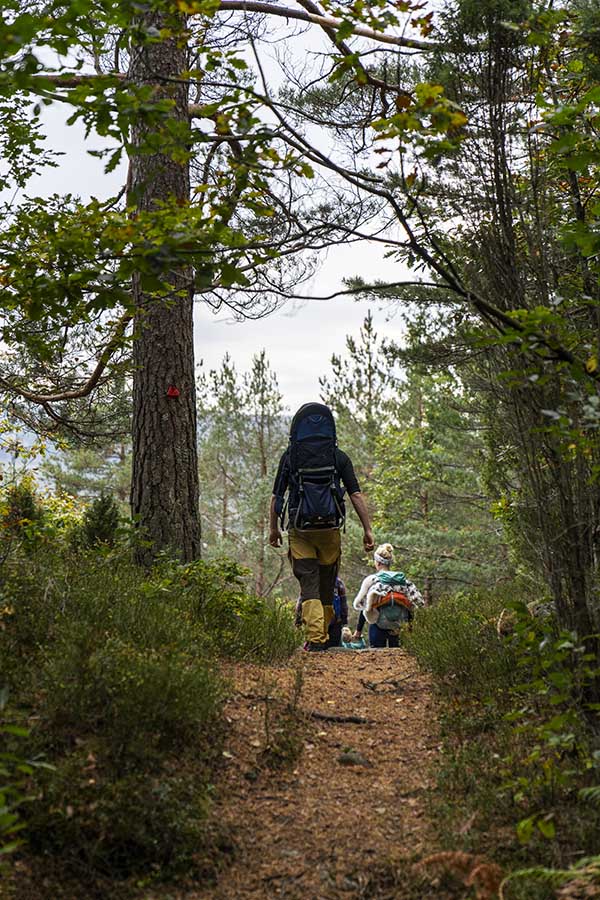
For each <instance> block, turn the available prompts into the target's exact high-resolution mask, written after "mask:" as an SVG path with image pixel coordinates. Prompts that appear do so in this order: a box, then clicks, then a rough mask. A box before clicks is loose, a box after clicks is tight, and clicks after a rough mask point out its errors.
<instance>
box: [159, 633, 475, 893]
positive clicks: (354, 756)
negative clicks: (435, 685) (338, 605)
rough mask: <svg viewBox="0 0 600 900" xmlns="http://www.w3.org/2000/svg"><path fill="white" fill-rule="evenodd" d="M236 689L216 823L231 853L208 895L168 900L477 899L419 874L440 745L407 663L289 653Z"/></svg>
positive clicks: (390, 657)
mask: <svg viewBox="0 0 600 900" xmlns="http://www.w3.org/2000/svg"><path fill="white" fill-rule="evenodd" d="M231 677H232V678H233V680H234V692H233V695H232V697H231V699H230V700H229V703H228V708H227V710H226V715H227V719H228V724H229V735H228V740H227V746H226V749H225V751H224V754H223V755H224V760H225V763H226V766H225V771H224V785H221V789H220V790H219V799H218V801H217V804H216V807H215V810H214V815H215V821H216V822H218V823H219V827H220V828H223V829H224V830H225V832H226V833H228V834H229V835H230V836H231V840H232V844H233V852H232V854H231V856H230V858H229V860H228V862H227V863H226V864H224V865H222V867H221V869H220V873H219V876H218V878H217V880H216V883H214V884H213V885H212V886H211V887H210V888H208V887H203V888H201V889H198V888H196V889H194V890H188V891H186V892H185V893H181V894H179V893H178V894H177V895H176V896H177V900H180V898H185V900H234V898H248V900H251V898H254V900H258V898H261V900H265V898H288V900H296V898H297V900H300V898H303V900H337V898H345V900H352V898H373V900H375V898H377V900H385V898H395V900H400V898H402V900H404V898H406V900H409V898H410V900H421V898H433V897H435V898H446V897H457V896H467V895H468V896H472V894H471V893H470V892H467V893H464V889H463V890H461V891H460V892H459V893H458V894H457V893H456V886H455V888H454V889H452V890H451V892H450V893H446V890H445V888H444V886H443V885H442V883H441V882H440V879H439V877H436V873H435V868H434V869H433V870H431V871H427V864H426V865H425V867H423V868H421V869H420V868H419V861H420V860H423V859H424V858H427V857H428V856H430V855H431V854H432V853H435V850H436V845H435V833H434V829H433V827H432V825H431V823H430V822H429V821H428V819H427V812H426V808H427V794H428V791H429V789H430V787H431V784H432V781H433V777H434V772H435V765H436V758H437V754H438V750H439V734H438V725H437V716H436V708H435V703H434V700H433V697H432V694H431V690H430V683H429V680H428V678H427V677H426V676H425V675H423V674H422V673H420V672H419V671H418V669H417V666H416V664H415V662H414V660H413V659H412V658H411V657H410V656H408V654H406V653H405V652H404V651H402V650H377V651H354V652H353V651H333V652H328V653H323V654H307V653H298V655H297V656H296V657H295V658H294V659H293V661H292V663H291V664H289V665H287V666H281V667H264V666H260V667H259V666H249V665H239V666H236V667H235V668H234V670H233V672H232V673H231ZM337 717H350V718H352V717H355V718H356V721H339V720H338V719H337ZM172 896H173V895H172V894H170V895H169V897H170V898H171V897H172Z"/></svg>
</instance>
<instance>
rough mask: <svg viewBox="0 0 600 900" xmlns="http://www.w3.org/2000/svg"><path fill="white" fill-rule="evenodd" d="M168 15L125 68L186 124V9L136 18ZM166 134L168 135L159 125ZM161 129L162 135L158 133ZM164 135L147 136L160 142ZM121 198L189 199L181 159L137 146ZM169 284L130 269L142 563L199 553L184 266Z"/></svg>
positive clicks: (157, 19) (189, 292) (169, 276)
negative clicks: (154, 284)
mask: <svg viewBox="0 0 600 900" xmlns="http://www.w3.org/2000/svg"><path fill="white" fill-rule="evenodd" d="M165 25H167V29H166V31H167V32H168V33H170V36H169V37H167V38H166V39H165V40H162V41H156V42H147V41H146V42H142V43H140V44H137V45H134V46H133V47H132V53H131V67H130V73H129V76H130V78H131V80H132V82H133V83H135V84H137V85H140V84H150V85H152V86H153V88H154V93H153V97H154V98H155V99H156V100H161V99H164V98H165V97H168V98H171V99H174V100H175V106H174V108H173V111H172V112H171V113H170V115H171V116H173V118H174V119H175V120H177V122H184V123H185V124H186V125H188V127H189V114H188V86H187V84H186V83H185V80H184V76H183V73H184V72H185V71H186V70H187V68H188V48H187V44H186V40H185V18H184V17H183V16H178V15H173V14H171V16H170V17H169V21H168V23H167V22H166V18H165V14H164V13H163V12H160V11H156V10H153V11H150V12H148V13H147V14H144V16H143V17H142V18H141V20H140V31H142V32H146V33H148V31H149V30H151V31H150V33H151V34H159V33H160V32H161V30H162V29H163V27H164V26H165ZM150 128H155V129H156V128H158V130H159V131H160V129H161V128H164V125H162V126H161V125H160V124H159V125H158V126H152V125H147V124H144V123H143V121H142V122H141V123H140V124H136V126H135V128H134V130H133V133H132V143H133V146H134V148H137V149H138V151H139V148H141V147H143V145H144V142H145V141H146V140H147V138H148V135H149V133H150V132H149V129H150ZM164 136H165V144H166V141H167V140H168V138H169V135H168V131H167V130H166V129H165V131H164ZM159 137H160V135H159ZM161 145H162V141H161V142H160V143H159V144H157V145H155V146H161ZM128 187H129V199H130V203H132V204H135V207H136V208H137V210H138V211H140V212H141V211H148V210H152V209H153V208H156V207H157V206H158V205H159V204H160V203H161V202H169V201H172V199H173V198H175V199H176V200H177V202H178V203H179V204H180V205H184V204H187V203H189V196H190V176H189V164H188V162H186V161H181V160H180V159H178V160H175V159H173V157H172V155H171V154H169V152H168V149H167V151H166V152H165V153H156V152H155V153H148V152H147V151H146V152H136V149H134V151H133V153H132V156H131V160H130V171H129V186H128ZM161 277H162V278H163V279H165V280H166V282H167V283H168V285H169V286H170V288H171V289H172V290H171V291H170V292H169V296H168V297H166V298H165V297H159V298H157V297H156V296H153V295H151V294H149V293H147V292H146V291H145V290H144V288H143V284H142V277H141V275H140V274H136V275H135V276H134V278H133V285H132V290H133V299H134V303H135V308H136V314H135V320H134V334H135V340H134V347H133V357H134V378H133V425H132V437H133V472H132V489H131V508H132V514H133V516H134V518H135V521H136V523H137V524H138V526H139V528H140V531H141V536H142V538H143V541H144V544H145V546H142V547H140V549H139V550H138V561H139V562H141V563H143V564H149V563H151V562H152V560H153V559H154V557H155V556H156V554H157V553H158V552H159V551H168V552H170V553H172V554H174V555H175V556H176V557H177V558H179V559H181V560H182V561H185V562H187V561H190V560H193V559H195V558H197V557H198V556H199V555H200V519H199V510H198V505H199V487H198V459H197V456H198V452H197V440H196V390H195V373H194V343H193V288H192V271H191V269H190V268H189V267H183V266H180V267H176V268H173V269H172V270H171V271H168V272H166V273H165V272H164V271H163V272H161Z"/></svg>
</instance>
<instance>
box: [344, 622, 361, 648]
mask: <svg viewBox="0 0 600 900" xmlns="http://www.w3.org/2000/svg"><path fill="white" fill-rule="evenodd" d="M342 647H343V648H344V650H366V647H367V645H366V644H365V641H364V638H363V637H362V636H361V637H360V638H359V640H358V641H353V640H352V629H351V628H349V627H348V626H347V625H344V627H343V628H342Z"/></svg>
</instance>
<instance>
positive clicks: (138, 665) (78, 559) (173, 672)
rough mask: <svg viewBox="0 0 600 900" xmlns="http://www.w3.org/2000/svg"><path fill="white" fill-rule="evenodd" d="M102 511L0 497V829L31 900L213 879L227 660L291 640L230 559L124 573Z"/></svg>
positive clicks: (267, 656)
mask: <svg viewBox="0 0 600 900" xmlns="http://www.w3.org/2000/svg"><path fill="white" fill-rule="evenodd" d="M113 513H114V510H113V508H112V504H111V503H110V502H109V501H108V500H107V499H106V498H103V505H102V508H100V507H99V508H98V509H97V510H95V511H93V514H92V513H90V512H89V511H88V513H87V515H85V514H82V512H81V511H80V510H79V511H78V510H77V509H76V508H75V506H74V504H73V502H72V501H71V500H70V499H69V498H66V497H65V498H60V497H59V498H57V497H43V496H39V495H37V494H36V493H35V491H34V489H33V487H32V485H31V484H28V483H25V484H24V485H22V486H20V487H19V489H18V490H15V489H11V491H10V492H5V494H4V495H2V496H1V497H0V528H1V531H0V559H1V560H2V568H1V570H0V575H1V578H2V580H1V584H0V688H1V687H2V686H3V685H5V686H6V688H7V689H8V690H9V691H10V698H11V703H10V707H8V706H7V707H6V708H5V709H4V712H3V723H0V725H1V726H2V727H0V740H1V741H2V746H0V760H4V761H5V762H4V770H5V773H4V779H5V782H6V779H7V777H9V776H10V777H11V778H12V781H11V782H10V784H11V785H13V787H10V788H9V787H6V786H3V785H2V784H0V795H3V796H5V797H6V796H8V797H9V799H10V801H11V803H12V804H13V805H14V811H13V810H10V816H11V818H10V820H7V828H6V829H5V832H4V834H3V835H2V836H3V838H4V841H5V842H6V841H7V840H8V839H9V838H12V831H9V830H8V826H9V825H10V828H11V829H12V828H13V827H16V826H17V824H18V826H19V827H21V826H22V831H20V832H19V836H20V835H23V838H24V840H26V842H27V847H25V848H17V847H16V846H12V845H11V849H13V850H14V851H15V854H13V855H14V856H18V854H19V853H20V854H21V855H22V854H23V853H25V852H27V854H28V855H27V856H26V857H23V858H24V859H25V858H26V859H28V861H29V862H28V867H26V868H28V870H30V871H31V872H32V873H35V872H37V871H38V869H39V865H41V866H42V868H43V869H44V878H43V879H41V880H36V885H37V886H36V887H35V888H34V889H32V890H33V893H32V894H31V896H35V897H36V900H38V898H39V900H45V898H48V900H50V898H51V897H52V898H55V897H59V896H62V887H61V884H62V883H64V884H77V885H80V887H79V888H72V887H71V888H69V890H71V891H72V893H71V895H70V896H74V895H78V893H77V892H78V891H79V893H80V895H81V896H84V895H85V896H90V897H92V896H96V895H98V896H103V892H104V891H105V887H99V885H102V884H105V883H106V879H109V880H111V882H112V883H113V885H114V887H113V888H111V895H114V896H115V897H116V896H117V895H118V896H119V897H121V896H129V895H130V893H132V892H133V893H135V891H136V890H137V888H139V885H140V884H141V883H144V884H150V883H151V882H152V881H154V880H157V879H159V880H160V879H164V878H170V877H172V876H174V875H175V874H177V875H178V877H181V876H182V874H184V875H185V877H186V878H188V879H193V878H194V877H198V878H202V879H206V878H207V877H210V871H211V865H214V863H213V862H212V860H213V857H215V858H216V856H218V853H219V852H220V850H219V847H221V846H228V845H229V843H230V841H229V839H228V837H227V835H224V834H221V833H220V832H219V830H218V829H217V830H216V832H215V828H214V823H212V822H210V821H209V818H208V816H207V813H208V811H209V809H210V804H211V796H212V794H213V793H214V791H215V782H216V780H217V779H218V776H219V769H220V766H221V761H222V746H223V736H224V729H225V724H226V723H225V721H224V717H223V714H222V707H223V702H224V700H225V698H226V696H227V692H228V683H227V678H226V676H224V674H223V672H224V671H226V668H227V666H226V664H225V661H226V659H227V658H237V659H248V660H254V661H259V662H270V661H276V660H281V659H285V658H286V657H288V656H289V655H290V654H291V653H292V652H293V650H295V649H296V647H297V645H298V642H299V636H298V633H297V630H296V629H295V628H294V624H293V615H292V612H291V611H290V610H289V609H288V607H287V606H286V605H284V604H279V603H278V602H277V601H272V602H269V603H266V602H263V601H261V600H260V599H258V598H256V597H252V596H249V595H248V594H247V592H246V590H245V588H244V575H245V572H244V571H243V570H242V569H240V567H239V566H237V565H236V564H235V563H230V562H227V561H222V562H220V563H219V565H218V566H217V565H211V564H207V563H204V562H201V561H198V562H194V563H190V564H187V565H184V564H181V563H178V562H176V561H173V560H171V559H168V558H163V559H159V560H158V561H157V563H156V565H155V566H154V568H153V569H152V570H150V571H146V570H141V569H139V568H138V567H136V566H135V565H134V564H133V562H132V561H131V560H132V553H131V536H130V535H129V534H128V532H127V530H126V529H123V528H122V526H121V525H120V524H119V521H118V518H117V517H116V516H115V515H113ZM111 523H112V524H111ZM82 535H83V538H82ZM278 737H279V735H278V734H277V733H275V732H274V733H273V734H272V736H271V745H272V747H271V749H272V750H273V752H276V748H277V739H278ZM282 740H283V738H282ZM23 755H26V757H27V759H28V760H30V759H31V760H35V761H37V762H38V765H37V766H35V767H34V766H32V765H31V766H30V765H29V763H27V764H25V763H23V764H21V763H18V761H19V760H20V759H21V757H22V756H23ZM13 760H15V761H17V762H15V765H17V764H19V765H21V768H20V769H19V772H18V775H19V778H18V779H15V778H14V777H13V775H12V771H11V769H10V767H11V766H12V768H13V769H14V766H13V763H12V761H13ZM40 762H42V763H43V764H44V765H43V766H40V765H39V763H40ZM9 763H10V765H9ZM24 766H27V767H28V768H24ZM0 768H2V767H1V766H0ZM0 774H1V773H0ZM9 791H10V793H9ZM25 797H27V802H24V799H25ZM17 814H18V819H17ZM0 821H1V820H0ZM41 860H44V861H45V862H44V863H43V864H42V863H38V861H41ZM53 872H55V873H56V874H55V875H53V874H52V873H53ZM33 877H34V875H32V878H33ZM10 884H11V882H10V879H9V880H8V881H7V882H5V886H6V885H9V886H10ZM7 889H10V888H7ZM15 890H17V894H18V893H20V892H21V891H22V892H23V896H27V890H26V887H25V885H24V884H19V886H18V888H15ZM65 890H66V888H65ZM67 895H68V894H67ZM104 895H105V894H104ZM65 896H66V895H65Z"/></svg>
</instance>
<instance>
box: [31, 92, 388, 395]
mask: <svg viewBox="0 0 600 900" xmlns="http://www.w3.org/2000/svg"><path fill="white" fill-rule="evenodd" d="M70 112H71V110H70V109H65V108H64V107H62V106H61V105H60V104H58V103H57V104H54V105H53V106H50V107H47V108H46V109H45V110H44V113H43V115H44V121H45V123H46V132H47V136H48V142H47V147H48V148H52V149H54V150H57V151H61V152H62V153H63V154H64V156H62V158H61V159H60V161H59V166H58V168H55V169H46V170H44V172H43V173H42V174H41V175H40V176H36V177H35V178H33V179H32V180H31V181H30V183H29V184H28V186H27V189H26V193H27V194H28V195H29V196H36V195H37V196H49V195H51V194H53V193H57V194H66V193H72V194H73V195H75V196H79V197H81V198H82V199H84V200H85V199H87V198H89V197H90V196H92V195H93V196H96V197H99V198H103V197H108V196H110V195H111V194H114V193H116V192H117V191H118V190H119V189H120V187H121V186H122V184H123V183H124V169H123V168H120V169H117V170H116V171H115V172H113V173H111V174H109V175H106V174H105V173H104V171H103V163H102V161H100V160H98V159H97V158H95V157H92V156H90V155H89V154H88V153H87V150H89V149H94V148H96V149H97V148H99V147H100V146H102V145H103V141H101V139H96V140H94V139H91V140H88V141H87V142H86V141H84V134H83V128H82V127H81V126H79V125H75V126H70V127H68V126H67V125H66V118H67V117H68V115H69V113H70ZM351 275H360V276H362V277H363V278H365V280H370V279H375V278H388V279H389V280H396V281H397V280H399V277H401V271H400V269H399V266H398V264H394V263H392V262H391V261H389V260H385V259H383V252H382V250H381V248H380V247H377V246H375V245H368V244H364V245H361V244H353V245H352V246H348V247H335V248H332V249H330V250H329V251H328V254H327V256H326V257H325V256H324V258H323V264H322V266H321V267H320V269H319V270H318V271H317V274H316V276H315V277H314V278H313V279H312V280H311V281H310V282H307V283H304V284H303V285H302V286H301V292H302V294H305V295H307V296H310V295H317V296H322V295H326V294H330V293H332V292H334V291H335V290H340V289H343V284H342V280H343V278H344V277H346V276H351ZM369 308H371V310H372V312H373V317H374V322H375V327H376V330H377V331H378V333H379V334H386V335H388V336H389V337H393V338H398V339H399V338H401V336H402V323H401V320H400V318H396V319H392V320H391V321H389V322H386V314H385V312H384V311H381V310H378V309H377V308H376V307H375V306H374V305H373V304H369V303H367V302H365V301H362V302H357V301H355V300H354V299H353V298H352V297H348V296H345V297H340V298H336V299H334V300H329V301H303V302H302V303H299V302H296V303H295V304H287V305H285V306H284V307H282V308H281V309H279V310H278V311H277V312H275V313H272V314H271V315H270V316H268V317H266V318H264V319H260V320H258V321H249V320H246V321H242V322H239V321H234V320H233V319H232V316H231V313H229V312H228V311H225V312H222V313H219V314H216V315H215V314H214V313H213V312H212V310H210V309H209V308H208V307H207V306H206V305H204V304H202V303H198V304H197V306H196V317H195V318H196V322H195V347H196V359H197V360H200V359H202V360H203V362H204V365H205V366H206V368H208V369H210V368H215V367H218V366H219V365H220V363H221V360H222V359H223V356H224V355H225V353H227V352H229V354H230V355H231V356H232V358H233V359H234V361H235V363H236V367H237V368H238V369H239V370H240V371H243V370H244V369H246V368H248V366H249V364H250V360H251V358H252V356H253V354H254V353H257V352H259V351H260V350H262V349H265V350H266V352H267V357H268V359H269V362H270V363H271V366H272V368H273V370H274V371H275V373H276V375H277V379H278V382H279V387H280V390H281V392H282V394H283V398H284V404H285V405H286V406H288V407H289V408H290V409H291V410H293V409H294V408H295V407H297V406H299V405H300V404H301V403H304V402H307V401H310V400H312V399H315V398H317V397H318V379H319V376H321V375H324V374H327V373H328V371H329V368H330V366H329V360H330V358H331V355H332V354H333V353H337V354H340V353H343V350H344V346H345V338H346V335H348V334H357V333H358V330H359V328H360V326H361V324H362V322H363V320H364V317H365V315H366V313H367V311H368V309H369Z"/></svg>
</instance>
